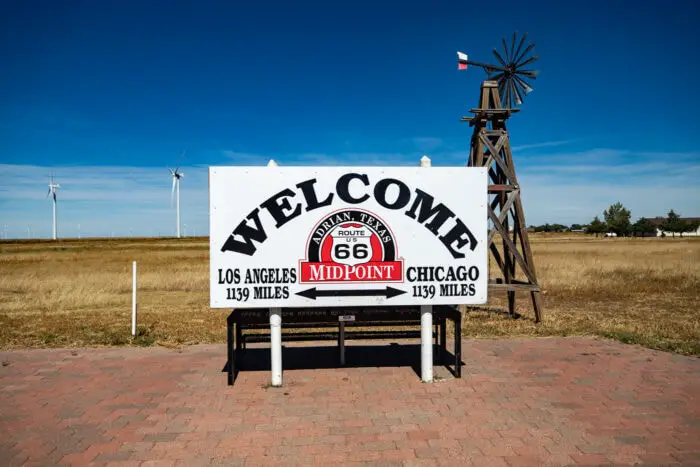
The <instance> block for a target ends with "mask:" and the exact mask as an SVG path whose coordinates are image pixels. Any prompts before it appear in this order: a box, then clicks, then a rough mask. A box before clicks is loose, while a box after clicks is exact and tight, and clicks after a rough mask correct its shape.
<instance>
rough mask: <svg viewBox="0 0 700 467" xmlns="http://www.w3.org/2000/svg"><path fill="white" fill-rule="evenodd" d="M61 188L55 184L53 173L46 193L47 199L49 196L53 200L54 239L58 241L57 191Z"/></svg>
mask: <svg viewBox="0 0 700 467" xmlns="http://www.w3.org/2000/svg"><path fill="white" fill-rule="evenodd" d="M58 188H61V185H59V184H58V183H54V182H53V173H52V174H51V176H50V177H49V192H48V193H46V197H47V198H48V197H49V195H51V196H52V198H53V239H54V240H56V234H57V226H56V190H57V189H58Z"/></svg>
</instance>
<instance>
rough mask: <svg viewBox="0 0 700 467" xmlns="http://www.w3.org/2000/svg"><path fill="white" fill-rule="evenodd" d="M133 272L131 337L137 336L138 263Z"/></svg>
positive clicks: (134, 265)
mask: <svg viewBox="0 0 700 467" xmlns="http://www.w3.org/2000/svg"><path fill="white" fill-rule="evenodd" d="M133 270H134V271H133V280H132V290H131V335H132V336H136V261H134V264H133Z"/></svg>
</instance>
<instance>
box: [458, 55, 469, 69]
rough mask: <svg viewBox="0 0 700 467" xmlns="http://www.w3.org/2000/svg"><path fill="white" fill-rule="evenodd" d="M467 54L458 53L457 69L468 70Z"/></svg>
mask: <svg viewBox="0 0 700 467" xmlns="http://www.w3.org/2000/svg"><path fill="white" fill-rule="evenodd" d="M467 60H468V58H467V54H465V53H462V52H457V69H458V70H466V69H467Z"/></svg>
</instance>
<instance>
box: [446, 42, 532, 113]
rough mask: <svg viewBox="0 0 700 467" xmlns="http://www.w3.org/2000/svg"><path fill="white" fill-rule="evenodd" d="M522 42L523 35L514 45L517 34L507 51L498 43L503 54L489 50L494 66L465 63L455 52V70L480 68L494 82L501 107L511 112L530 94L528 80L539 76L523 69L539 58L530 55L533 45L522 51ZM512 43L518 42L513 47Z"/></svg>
mask: <svg viewBox="0 0 700 467" xmlns="http://www.w3.org/2000/svg"><path fill="white" fill-rule="evenodd" d="M526 38H527V33H525V34H524V35H523V36H522V37H521V38H520V41H517V33H513V38H512V40H511V42H510V47H509V45H508V43H507V42H506V40H505V39H502V43H503V53H502V54H501V53H500V52H499V51H498V49H496V48H494V49H493V55H494V57H495V58H496V61H497V62H498V64H496V65H493V64H490V63H482V62H476V61H473V60H469V56H468V55H467V54H465V53H463V52H457V69H458V70H466V69H467V67H468V66H469V65H472V66H476V67H479V68H483V69H484V70H485V71H486V73H487V74H488V79H489V80H494V81H497V82H498V90H499V94H500V96H501V104H502V105H503V107H505V108H512V107H513V106H514V105H520V104H522V103H523V96H526V95H527V94H529V93H531V92H532V91H533V87H532V86H531V83H529V82H528V80H534V79H537V75H538V74H539V71H538V70H527V69H524V67H526V66H528V65H530V64H532V63H534V62H535V61H537V60H538V58H539V57H537V56H536V55H532V56H531V55H530V53H531V52H532V50H533V49H534V47H535V44H534V43H531V44H529V45H528V46H527V47H525V48H523V46H524V45H525V40H526ZM516 42H518V46H517V47H516V45H515V44H516Z"/></svg>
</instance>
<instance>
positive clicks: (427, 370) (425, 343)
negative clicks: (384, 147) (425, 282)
mask: <svg viewBox="0 0 700 467" xmlns="http://www.w3.org/2000/svg"><path fill="white" fill-rule="evenodd" d="M430 165H431V162H430V158H429V157H428V156H423V157H421V159H420V166H421V167H430ZM420 368H421V372H420V373H421V379H422V380H423V382H424V383H429V382H431V381H432V380H433V306H432V305H421V307H420Z"/></svg>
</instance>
